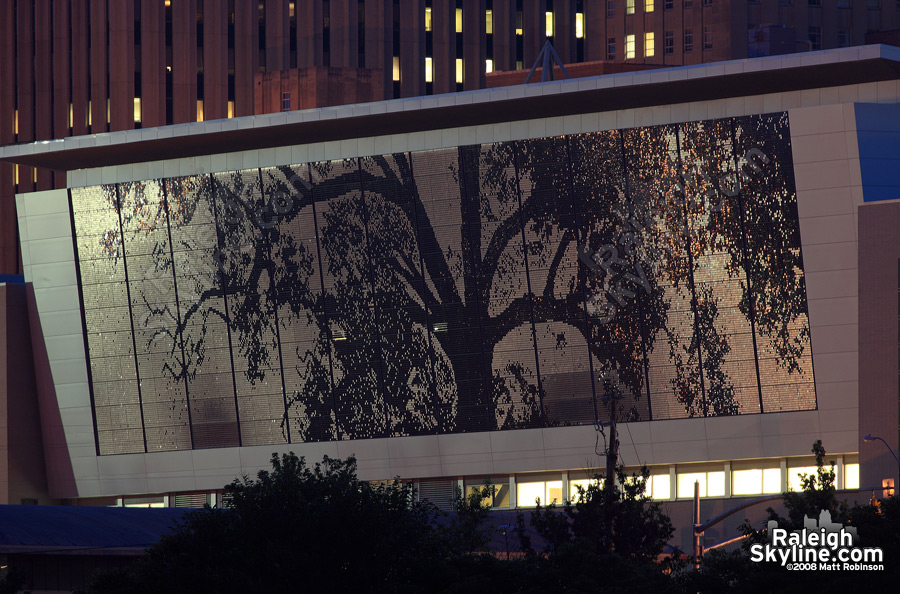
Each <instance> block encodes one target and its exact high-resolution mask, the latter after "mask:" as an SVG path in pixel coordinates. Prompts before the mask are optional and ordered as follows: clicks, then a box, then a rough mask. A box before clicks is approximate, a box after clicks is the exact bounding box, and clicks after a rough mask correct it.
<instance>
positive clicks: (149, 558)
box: [87, 453, 446, 594]
mask: <svg viewBox="0 0 900 594" xmlns="http://www.w3.org/2000/svg"><path fill="white" fill-rule="evenodd" d="M227 491H228V492H229V493H231V495H232V497H233V507H232V508H230V509H209V508H207V509H204V510H198V511H196V512H193V513H189V514H188V515H187V516H186V517H185V518H184V520H183V521H182V522H181V523H180V525H179V526H178V528H177V530H175V531H174V532H173V533H172V534H171V535H168V536H165V537H164V538H163V539H162V540H161V541H160V542H159V543H157V544H156V545H154V546H153V547H151V549H150V550H149V551H148V554H147V555H146V556H145V557H144V558H143V559H141V560H140V562H139V563H137V564H136V565H135V566H134V567H133V568H132V571H131V572H130V574H129V575H125V576H122V575H119V576H113V577H110V576H103V577H98V578H97V579H95V580H94V581H93V582H92V584H91V585H90V587H89V588H88V590H87V591H88V592H89V593H97V594H99V593H101V592H102V593H105V594H107V593H112V592H126V591H127V592H135V593H141V592H203V591H210V592H226V593H227V592H266V591H268V592H287V591H291V592H295V591H325V590H328V591H337V592H347V591H359V592H406V591H413V590H415V589H416V588H417V587H420V585H421V583H423V580H425V579H426V578H427V577H428V576H429V571H430V569H431V568H432V567H433V566H434V565H436V564H438V563H439V562H442V560H443V559H444V557H445V555H446V549H445V540H444V538H443V535H442V534H441V531H440V530H439V529H438V528H437V525H436V524H435V523H434V522H433V517H434V513H435V511H434V509H433V508H432V507H431V506H430V505H428V504H427V503H420V502H415V501H414V497H413V492H412V487H411V486H409V485H408V484H402V483H400V482H398V481H394V482H390V483H382V484H370V483H366V482H363V481H360V480H358V479H357V478H356V460H355V459H354V458H352V457H351V458H348V459H347V460H336V459H332V458H328V457H327V456H326V457H325V459H324V461H323V462H321V463H317V464H316V465H315V466H314V467H312V468H310V467H309V466H307V465H306V463H305V461H304V459H303V458H298V457H297V456H295V455H294V454H293V453H291V454H286V455H283V456H281V457H278V456H277V455H273V456H272V471H271V472H269V471H260V472H259V474H258V475H257V478H256V479H255V480H253V479H248V478H247V477H244V479H242V480H236V481H234V482H233V483H232V484H231V485H229V486H228V487H227ZM129 579H131V583H128V580H129ZM123 581H124V582H125V583H124V584H123Z"/></svg>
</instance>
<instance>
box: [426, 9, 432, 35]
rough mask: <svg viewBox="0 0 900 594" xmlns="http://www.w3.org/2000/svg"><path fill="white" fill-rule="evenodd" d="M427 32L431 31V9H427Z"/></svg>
mask: <svg viewBox="0 0 900 594" xmlns="http://www.w3.org/2000/svg"><path fill="white" fill-rule="evenodd" d="M425 30H426V31H431V7H430V6H426V7H425Z"/></svg>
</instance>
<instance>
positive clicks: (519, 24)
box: [516, 10, 523, 35]
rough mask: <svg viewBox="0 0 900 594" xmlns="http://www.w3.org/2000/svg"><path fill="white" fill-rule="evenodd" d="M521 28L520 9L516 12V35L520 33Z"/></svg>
mask: <svg viewBox="0 0 900 594" xmlns="http://www.w3.org/2000/svg"><path fill="white" fill-rule="evenodd" d="M522 29H523V25H522V11H521V10H520V11H518V12H517V13H516V35H521V34H522Z"/></svg>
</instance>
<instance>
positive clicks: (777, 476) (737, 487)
mask: <svg viewBox="0 0 900 594" xmlns="http://www.w3.org/2000/svg"><path fill="white" fill-rule="evenodd" d="M779 492H781V469H780V468H748V469H745V470H735V471H732V473H731V494H732V495H762V494H764V493H779Z"/></svg>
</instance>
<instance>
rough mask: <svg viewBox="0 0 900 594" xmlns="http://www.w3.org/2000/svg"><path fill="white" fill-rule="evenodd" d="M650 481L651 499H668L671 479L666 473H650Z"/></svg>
mask: <svg viewBox="0 0 900 594" xmlns="http://www.w3.org/2000/svg"><path fill="white" fill-rule="evenodd" d="M650 481H651V482H650V487H651V492H652V493H653V499H669V498H670V497H671V496H672V479H671V478H669V475H668V474H654V475H651V476H650Z"/></svg>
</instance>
